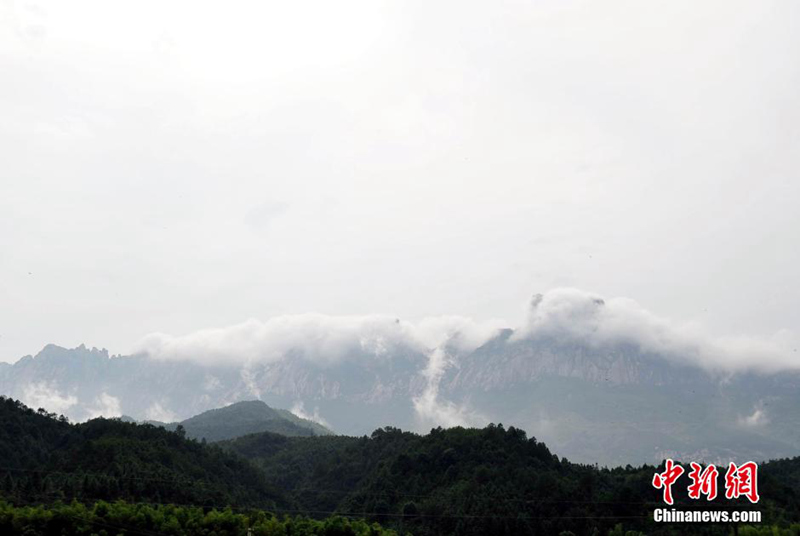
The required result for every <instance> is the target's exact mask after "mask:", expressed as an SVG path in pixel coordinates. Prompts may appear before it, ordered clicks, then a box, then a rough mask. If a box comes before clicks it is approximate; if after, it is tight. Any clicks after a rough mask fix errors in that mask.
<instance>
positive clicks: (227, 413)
mask: <svg viewBox="0 0 800 536" xmlns="http://www.w3.org/2000/svg"><path fill="white" fill-rule="evenodd" d="M151 422H152V424H155V425H158V426H163V427H164V428H166V429H167V430H175V429H176V428H177V427H178V426H179V425H180V426H183V429H184V430H185V431H186V437H190V438H195V439H205V440H207V441H208V442H214V441H221V440H223V439H231V438H234V437H239V436H243V435H247V434H254V433H257V432H272V433H274V434H280V435H286V436H313V435H330V434H331V433H332V432H331V431H330V430H328V429H327V428H325V427H324V426H322V425H320V424H317V423H315V422H313V421H309V420H307V419H301V418H300V417H298V416H296V415H294V414H293V413H291V412H289V411H286V410H285V409H275V408H271V407H269V406H268V405H266V404H265V403H264V402H262V401H260V400H248V401H244V402H237V403H235V404H231V405H230V406H225V407H224V408H218V409H212V410H209V411H205V412H203V413H201V414H200V415H195V416H194V417H191V418H190V419H186V420H185V421H181V422H180V423H158V422H155V421H151Z"/></svg>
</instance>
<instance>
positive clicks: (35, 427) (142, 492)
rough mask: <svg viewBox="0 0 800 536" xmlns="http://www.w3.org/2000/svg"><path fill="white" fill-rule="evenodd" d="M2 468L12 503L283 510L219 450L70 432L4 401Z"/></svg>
mask: <svg viewBox="0 0 800 536" xmlns="http://www.w3.org/2000/svg"><path fill="white" fill-rule="evenodd" d="M0 460H2V461H0V493H1V494H2V495H3V496H5V497H8V498H11V499H15V498H17V499H25V500H29V499H31V498H39V499H42V500H57V499H72V498H78V499H86V500H94V499H106V500H114V499H126V500H134V501H139V500H142V501H155V502H174V503H178V504H198V505H202V504H210V505H220V504H221V505H227V504H238V505H247V506H262V507H272V506H276V505H278V506H280V505H285V504H286V503H285V500H284V499H282V497H281V495H280V493H278V492H276V491H275V490H274V489H273V488H271V487H270V486H269V485H268V484H267V482H266V481H265V479H264V476H263V474H262V472H261V471H258V470H256V469H255V468H254V467H253V466H252V464H250V463H249V462H247V461H246V460H243V459H242V458H241V457H239V456H236V455H234V454H232V453H230V452H225V451H223V450H222V449H220V448H218V447H214V446H209V445H204V444H202V443H201V442H197V441H193V440H188V439H186V438H184V437H182V436H181V434H179V433H174V432H168V431H166V430H164V429H162V428H158V427H155V426H151V425H137V424H133V423H128V422H122V421H119V420H114V419H95V420H91V421H88V422H86V423H83V424H70V423H68V422H67V420H66V419H64V418H56V417H55V416H54V415H50V414H47V413H46V412H45V411H44V410H39V411H34V410H32V409H29V408H27V407H25V406H24V405H23V404H21V403H20V402H18V401H15V400H11V399H8V398H4V397H0Z"/></svg>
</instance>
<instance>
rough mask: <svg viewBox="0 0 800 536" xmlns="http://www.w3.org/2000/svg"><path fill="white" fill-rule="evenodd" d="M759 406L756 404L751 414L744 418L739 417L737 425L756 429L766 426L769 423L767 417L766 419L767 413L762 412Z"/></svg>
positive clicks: (762, 409)
mask: <svg viewBox="0 0 800 536" xmlns="http://www.w3.org/2000/svg"><path fill="white" fill-rule="evenodd" d="M760 406H761V404H758V405H757V406H756V407H755V408H753V413H752V414H750V415H747V416H745V417H740V418H739V421H738V422H739V424H740V425H741V426H744V427H746V428H757V427H759V426H763V425H765V424H767V423H768V422H769V417H767V413H766V412H765V411H764V408H762V407H760Z"/></svg>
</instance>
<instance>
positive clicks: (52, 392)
mask: <svg viewBox="0 0 800 536" xmlns="http://www.w3.org/2000/svg"><path fill="white" fill-rule="evenodd" d="M22 401H23V402H24V403H25V404H26V405H28V406H30V407H32V408H34V409H38V408H44V409H46V410H47V411H50V412H53V413H59V414H62V415H64V414H66V413H67V411H68V410H69V409H70V408H72V407H73V406H75V405H76V404H77V403H78V398H77V397H75V396H74V395H65V394H62V393H61V392H59V390H58V386H57V384H56V382H35V383H29V384H28V385H26V386H25V388H24V389H23V391H22Z"/></svg>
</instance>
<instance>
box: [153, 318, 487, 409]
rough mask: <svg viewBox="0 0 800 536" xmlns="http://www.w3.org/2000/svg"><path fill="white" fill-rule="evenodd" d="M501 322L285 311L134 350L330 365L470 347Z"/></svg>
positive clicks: (159, 336) (160, 355)
mask: <svg viewBox="0 0 800 536" xmlns="http://www.w3.org/2000/svg"><path fill="white" fill-rule="evenodd" d="M500 325H501V323H500V322H499V321H496V320H493V321H490V322H486V323H480V322H476V321H473V320H471V319H468V318H463V317H455V316H450V317H438V318H426V319H423V320H422V321H420V322H419V323H416V324H415V323H411V322H407V321H401V320H399V319H397V318H394V317H390V316H383V315H368V316H328V315H322V314H316V313H314V314H303V315H285V316H279V317H275V318H270V319H268V320H266V321H259V320H248V321H246V322H244V323H241V324H237V325H233V326H229V327H225V328H218V329H208V330H201V331H197V332H194V333H190V334H188V335H183V336H177V337H174V336H170V335H166V334H163V333H155V334H151V335H148V336H146V337H145V338H144V339H143V340H142V341H141V343H140V344H139V346H138V351H141V352H144V353H146V354H148V355H150V356H151V357H153V358H156V359H178V360H181V359H189V360H194V361H198V362H201V363H207V364H209V363H216V364H221V363H230V364H236V363H240V364H241V363H252V362H274V361H279V360H281V359H284V358H285V357H287V356H288V355H292V356H297V357H300V358H304V359H308V360H309V361H313V362H316V363H319V364H333V363H336V362H338V361H340V360H342V359H347V358H352V357H354V356H362V355H363V354H365V353H366V354H368V355H370V356H374V357H381V356H385V355H387V354H389V353H390V351H391V350H392V349H394V348H396V347H398V346H402V347H406V348H411V349H412V350H415V351H418V352H420V353H427V352H428V351H430V350H431V349H433V348H436V347H438V346H439V345H441V344H444V343H448V342H450V343H452V344H453V346H454V347H456V348H458V349H460V350H469V349H472V348H474V347H476V346H478V345H479V344H481V343H482V342H483V341H485V340H486V339H488V338H489V337H491V335H492V334H494V333H495V332H496V330H497V329H498V328H499V327H500ZM245 379H246V378H245ZM254 394H256V393H254Z"/></svg>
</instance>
